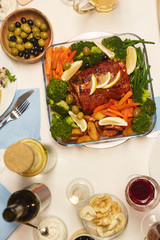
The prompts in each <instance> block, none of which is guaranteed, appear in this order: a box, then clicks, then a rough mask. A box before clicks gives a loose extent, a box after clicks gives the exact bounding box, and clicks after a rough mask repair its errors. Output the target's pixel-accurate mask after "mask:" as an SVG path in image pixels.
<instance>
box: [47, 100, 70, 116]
mask: <svg viewBox="0 0 160 240" xmlns="http://www.w3.org/2000/svg"><path fill="white" fill-rule="evenodd" d="M51 109H52V111H54V112H57V113H59V114H60V115H61V116H65V115H67V114H68V111H69V106H68V104H67V103H66V102H65V101H64V100H61V101H60V102H58V103H55V104H53V105H51Z"/></svg>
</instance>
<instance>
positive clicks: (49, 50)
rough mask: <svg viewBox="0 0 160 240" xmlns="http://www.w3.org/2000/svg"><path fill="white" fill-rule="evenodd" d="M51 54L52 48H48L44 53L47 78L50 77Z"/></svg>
mask: <svg viewBox="0 0 160 240" xmlns="http://www.w3.org/2000/svg"><path fill="white" fill-rule="evenodd" d="M52 54H53V47H50V48H48V50H47V52H46V60H45V72H46V74H47V75H48V76H52V67H51V63H52Z"/></svg>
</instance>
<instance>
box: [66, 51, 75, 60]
mask: <svg viewBox="0 0 160 240" xmlns="http://www.w3.org/2000/svg"><path fill="white" fill-rule="evenodd" d="M76 53H77V50H74V51H73V52H72V53H71V54H70V56H69V57H68V59H67V62H71V61H72V60H73V58H74V56H75V55H76Z"/></svg>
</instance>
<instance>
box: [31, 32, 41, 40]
mask: <svg viewBox="0 0 160 240" xmlns="http://www.w3.org/2000/svg"><path fill="white" fill-rule="evenodd" d="M33 37H35V38H36V39H40V38H41V37H40V33H39V32H34V33H33Z"/></svg>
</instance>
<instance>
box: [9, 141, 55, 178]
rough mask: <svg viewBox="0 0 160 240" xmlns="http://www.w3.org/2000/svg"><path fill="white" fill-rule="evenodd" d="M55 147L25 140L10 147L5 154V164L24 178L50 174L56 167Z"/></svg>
mask: <svg viewBox="0 0 160 240" xmlns="http://www.w3.org/2000/svg"><path fill="white" fill-rule="evenodd" d="M56 161H57V159H56V151H55V149H54V147H53V146H49V145H47V146H46V145H44V144H43V143H41V142H40V141H38V140H35V139H32V138H24V139H21V140H20V141H18V142H16V143H14V144H12V145H10V146H9V147H8V148H7V149H6V151H5V153H4V163H5V165H6V166H7V168H8V169H9V170H11V171H13V172H16V173H19V174H20V175H22V176H24V177H33V176H36V175H38V174H40V173H41V174H44V173H48V172H50V171H51V170H52V169H53V168H54V167H55V165H56Z"/></svg>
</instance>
